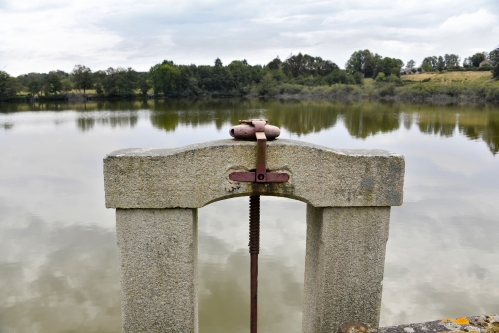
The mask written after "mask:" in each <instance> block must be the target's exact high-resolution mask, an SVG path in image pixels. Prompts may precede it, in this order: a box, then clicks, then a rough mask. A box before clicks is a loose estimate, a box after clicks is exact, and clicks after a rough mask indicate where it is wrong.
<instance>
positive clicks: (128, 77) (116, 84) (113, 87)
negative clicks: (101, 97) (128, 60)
mask: <svg viewBox="0 0 499 333" xmlns="http://www.w3.org/2000/svg"><path fill="white" fill-rule="evenodd" d="M105 74H106V75H105V76H104V77H103V78H102V88H103V90H104V93H105V94H106V95H107V96H120V97H130V96H133V95H134V90H135V89H136V87H137V72H136V71H135V70H134V69H133V68H131V67H129V68H127V69H125V68H122V67H118V68H116V69H114V68H112V67H109V68H108V69H107V70H106V71H105Z"/></svg>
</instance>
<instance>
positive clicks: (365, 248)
mask: <svg viewBox="0 0 499 333" xmlns="http://www.w3.org/2000/svg"><path fill="white" fill-rule="evenodd" d="M389 220H390V207H348V208H315V207H313V206H311V205H308V206H307V245H306V246H307V248H306V255H305V286H304V303H303V323H302V327H303V329H302V331H303V332H304V333H315V332H336V331H337V329H338V325H339V324H341V323H343V322H346V321H351V320H354V321H359V322H363V323H367V324H370V325H371V327H374V328H377V327H378V324H379V314H380V308H381V291H382V281H383V271H384V263H385V247H386V242H387V240H388V226H389Z"/></svg>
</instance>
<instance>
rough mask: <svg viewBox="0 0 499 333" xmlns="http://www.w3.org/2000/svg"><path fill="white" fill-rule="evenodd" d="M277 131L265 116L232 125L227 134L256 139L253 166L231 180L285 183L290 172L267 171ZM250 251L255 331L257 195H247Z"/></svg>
mask: <svg viewBox="0 0 499 333" xmlns="http://www.w3.org/2000/svg"><path fill="white" fill-rule="evenodd" d="M279 134H280V130H279V128H278V127H276V126H272V125H268V120H267V119H250V120H239V125H236V126H232V128H231V129H230V135H231V136H232V137H234V138H236V139H249V140H254V139H256V143H257V144H256V169H255V171H249V172H232V173H231V174H230V175H229V179H230V180H234V181H238V182H252V183H284V182H287V181H288V180H289V175H288V174H286V173H282V172H267V138H268V139H269V140H273V139H275V138H277V137H278V136H279ZM249 227H250V232H249V236H250V237H249V244H248V245H249V250H250V251H249V252H250V255H251V266H250V272H251V286H250V293H251V296H250V297H251V300H250V308H251V311H250V332H251V333H257V321H258V319H257V318H258V302H257V299H258V253H259V252H260V196H259V195H252V196H250V225H249Z"/></svg>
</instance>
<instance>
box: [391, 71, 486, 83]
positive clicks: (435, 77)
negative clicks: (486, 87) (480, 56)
mask: <svg viewBox="0 0 499 333" xmlns="http://www.w3.org/2000/svg"><path fill="white" fill-rule="evenodd" d="M400 78H401V79H402V80H404V81H417V82H420V81H423V80H427V79H430V82H434V83H442V84H449V83H465V82H467V83H468V82H470V83H471V82H473V83H480V82H490V81H491V80H492V73H491V72H444V73H442V74H437V73H423V74H413V75H402V76H401V77H400Z"/></svg>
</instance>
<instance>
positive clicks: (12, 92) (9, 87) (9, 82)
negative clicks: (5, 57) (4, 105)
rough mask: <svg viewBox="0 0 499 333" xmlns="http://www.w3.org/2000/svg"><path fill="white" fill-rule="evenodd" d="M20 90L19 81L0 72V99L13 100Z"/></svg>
mask: <svg viewBox="0 0 499 333" xmlns="http://www.w3.org/2000/svg"><path fill="white" fill-rule="evenodd" d="M22 88H23V86H22V84H21V81H20V80H18V79H17V78H15V77H12V76H10V75H9V74H7V73H6V72H4V71H0V99H7V98H14V97H16V95H17V93H18V92H20V91H21V90H22Z"/></svg>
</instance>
